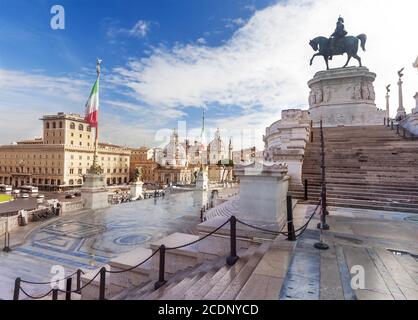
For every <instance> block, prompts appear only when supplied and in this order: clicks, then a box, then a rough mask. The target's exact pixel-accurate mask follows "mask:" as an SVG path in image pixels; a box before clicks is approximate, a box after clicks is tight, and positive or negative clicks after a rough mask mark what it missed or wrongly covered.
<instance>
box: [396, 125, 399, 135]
mask: <svg viewBox="0 0 418 320" xmlns="http://www.w3.org/2000/svg"><path fill="white" fill-rule="evenodd" d="M396 134H399V124H397V125H396Z"/></svg>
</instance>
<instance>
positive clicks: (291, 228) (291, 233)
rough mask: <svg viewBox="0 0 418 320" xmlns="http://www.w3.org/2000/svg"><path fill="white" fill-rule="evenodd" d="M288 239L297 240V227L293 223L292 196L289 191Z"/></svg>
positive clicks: (287, 200) (287, 199)
mask: <svg viewBox="0 0 418 320" xmlns="http://www.w3.org/2000/svg"><path fill="white" fill-rule="evenodd" d="M286 202H287V240H289V241H296V234H295V227H294V225H293V204H292V196H291V195H290V194H289V193H288V194H287V198H286Z"/></svg>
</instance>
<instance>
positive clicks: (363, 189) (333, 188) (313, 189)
mask: <svg viewBox="0 0 418 320" xmlns="http://www.w3.org/2000/svg"><path fill="white" fill-rule="evenodd" d="M308 184H309V182H308ZM321 190H322V186H321V185H320V184H315V185H313V184H312V185H311V184H309V185H308V194H309V193H318V192H321ZM292 191H303V192H304V191H305V190H304V188H303V187H298V188H293V189H292ZM327 191H330V192H334V193H337V192H343V193H349V194H351V193H353V194H357V193H358V194H371V195H374V194H385V195H389V196H391V195H393V196H395V195H400V196H404V195H407V196H409V197H412V198H416V197H418V189H414V188H409V189H406V188H405V189H403V190H401V189H399V188H393V187H392V188H391V187H384V186H382V187H376V186H370V187H369V186H367V185H364V186H349V185H332V184H327Z"/></svg>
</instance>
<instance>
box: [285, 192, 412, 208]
mask: <svg viewBox="0 0 418 320" xmlns="http://www.w3.org/2000/svg"><path fill="white" fill-rule="evenodd" d="M320 194H321V192H320V191H319V190H317V191H313V190H311V191H310V192H308V197H311V198H313V199H318V198H319V197H320ZM292 195H293V196H295V197H297V198H303V197H304V192H303V191H295V192H292ZM327 197H330V198H338V199H353V200H372V201H379V202H389V203H396V204H406V205H414V206H415V205H417V206H418V197H412V196H407V195H390V194H389V193H384V194H380V193H379V194H377V193H361V192H359V193H355V192H345V191H334V190H328V189H327Z"/></svg>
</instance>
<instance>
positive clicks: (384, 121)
mask: <svg viewBox="0 0 418 320" xmlns="http://www.w3.org/2000/svg"><path fill="white" fill-rule="evenodd" d="M383 126H385V127H386V117H385V118H383Z"/></svg>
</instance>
